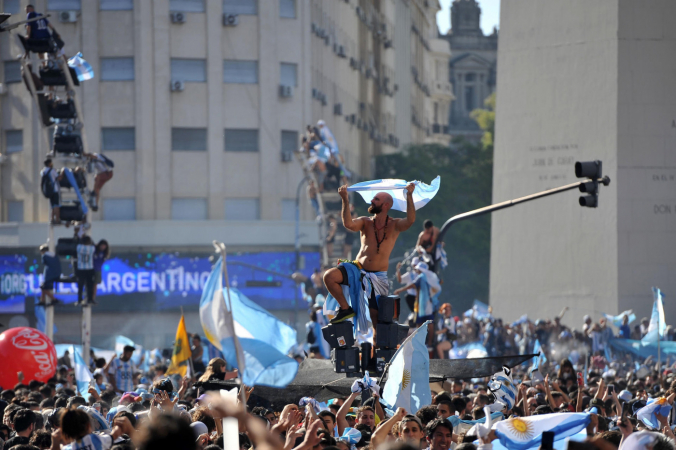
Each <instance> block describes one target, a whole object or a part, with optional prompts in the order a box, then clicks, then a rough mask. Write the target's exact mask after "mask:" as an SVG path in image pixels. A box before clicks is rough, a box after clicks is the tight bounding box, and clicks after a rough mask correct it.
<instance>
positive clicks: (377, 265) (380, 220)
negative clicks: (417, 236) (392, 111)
mask: <svg viewBox="0 0 676 450" xmlns="http://www.w3.org/2000/svg"><path fill="white" fill-rule="evenodd" d="M414 189H415V184H414V183H409V184H408V186H406V191H407V192H408V194H407V196H406V218H405V219H392V218H390V217H389V216H388V215H387V213H388V211H389V210H390V208H391V207H392V204H393V200H392V196H390V195H389V194H387V193H385V192H379V193H378V194H376V196H375V197H373V200H371V206H369V209H368V211H369V212H370V213H371V214H375V215H374V216H373V217H358V218H356V219H353V218H352V215H351V214H350V201H349V199H348V196H347V186H341V187H340V188H339V189H338V193H339V194H340V197H341V198H342V200H343V208H342V217H343V226H344V227H345V228H346V229H347V230H348V231H352V232H357V231H360V232H361V235H360V239H361V247H360V249H359V253H358V254H357V258H356V261H357V262H358V263H359V265H360V266H361V267H360V268H361V269H362V270H364V271H365V272H370V273H379V272H380V273H382V272H384V282H382V283H381V284H378V283H376V282H374V283H373V286H374V290H375V294H376V295H387V294H388V293H389V292H388V290H389V286H388V283H387V266H388V264H389V259H390V253H392V248H394V243H395V242H396V241H397V237H399V233H401V232H402V231H406V230H408V229H409V228H411V226H412V225H413V223H414V222H415V206H414V204H413V190H414ZM380 273H379V274H377V276H378V277H379V278H381V279H382V278H383V276H382V275H381V274H380ZM374 275H375V274H374ZM347 281H348V280H347V272H346V270H345V269H344V268H343V267H341V266H339V267H334V268H331V269H329V270H327V271H326V273H325V274H324V284H325V285H326V289H328V291H329V292H330V293H331V295H333V297H334V298H335V299H336V301H337V302H338V305H339V306H340V310H339V311H338V314H337V315H336V317H334V318H333V320H331V323H339V322H343V321H345V320H347V319H349V318H351V317H354V316H355V312H354V310H353V309H352V308H351V307H350V305H348V304H347V300H346V299H345V296H344V295H343V290H342V288H341V284H347ZM368 297H369V310H370V313H371V323H373V324H376V323H378V309H377V308H378V306H377V304H375V303H374V302H373V301H371V298H372V297H373V296H371V295H368ZM374 332H375V327H374Z"/></svg>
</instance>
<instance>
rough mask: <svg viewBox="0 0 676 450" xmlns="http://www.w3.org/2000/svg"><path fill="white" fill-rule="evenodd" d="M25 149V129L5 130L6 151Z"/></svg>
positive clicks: (16, 151)
mask: <svg viewBox="0 0 676 450" xmlns="http://www.w3.org/2000/svg"><path fill="white" fill-rule="evenodd" d="M22 150H23V130H7V131H5V152H7V153H18V152H20V151H22Z"/></svg>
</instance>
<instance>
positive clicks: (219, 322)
mask: <svg viewBox="0 0 676 450" xmlns="http://www.w3.org/2000/svg"><path fill="white" fill-rule="evenodd" d="M224 295H227V292H224V289H223V258H219V260H218V262H217V263H216V265H215V266H214V268H213V270H212V271H211V274H210V275H209V278H208V279H207V282H206V284H205V285H204V290H203V291H202V299H201V300H200V320H201V322H202V328H203V330H204V334H205V336H206V337H207V339H208V340H209V341H210V342H211V343H212V344H213V345H214V346H215V347H217V348H218V349H219V350H221V351H222V352H223V355H224V356H225V359H226V361H228V362H229V363H230V364H232V365H234V366H235V367H237V369H238V370H239V372H240V374H241V376H242V382H243V383H244V384H246V385H247V386H257V385H262V386H271V387H277V388H284V387H286V386H287V385H288V384H289V383H290V382H291V381H292V380H293V379H294V378H295V377H296V373H297V372H298V363H297V362H296V360H294V359H293V358H290V357H289V356H287V353H288V352H289V350H290V349H291V348H292V347H294V346H295V345H296V330H294V329H293V328H291V327H290V326H288V325H286V324H284V323H282V322H281V321H279V320H278V319H277V318H276V317H275V316H273V315H272V314H270V313H269V312H267V311H266V310H264V309H263V308H261V307H260V306H258V305H257V304H255V303H254V302H252V301H251V300H249V299H248V298H246V297H245V296H244V294H242V293H241V292H240V291H238V290H237V289H230V302H231V311H228V308H227V306H226V303H225V297H224ZM230 323H234V329H233V327H232V326H231V325H230ZM235 333H236V334H237V338H238V339H237V340H238V342H239V348H236V346H235V340H234V336H235ZM238 351H239V352H241V353H240V354H239V358H238V357H237V353H238ZM238 361H242V366H243V367H238V364H239V363H238Z"/></svg>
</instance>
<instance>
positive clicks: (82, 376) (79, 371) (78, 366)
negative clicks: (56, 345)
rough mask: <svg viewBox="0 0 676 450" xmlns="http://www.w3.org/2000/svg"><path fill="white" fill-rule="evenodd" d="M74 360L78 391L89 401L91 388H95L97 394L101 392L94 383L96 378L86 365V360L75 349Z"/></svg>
mask: <svg viewBox="0 0 676 450" xmlns="http://www.w3.org/2000/svg"><path fill="white" fill-rule="evenodd" d="M73 360H74V362H75V364H74V366H75V380H76V384H77V391H78V392H79V394H80V395H81V396H82V397H84V399H85V400H86V401H89V392H88V391H89V387H90V386H93V387H94V388H95V389H96V392H99V393H100V392H101V391H100V390H99V387H98V386H97V385H96V383H93V382H92V381H93V380H94V377H93V376H92V373H91V372H90V371H89V367H87V364H85V362H84V359H82V355H80V352H79V351H78V350H77V349H76V348H73Z"/></svg>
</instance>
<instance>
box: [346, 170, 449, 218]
mask: <svg viewBox="0 0 676 450" xmlns="http://www.w3.org/2000/svg"><path fill="white" fill-rule="evenodd" d="M409 183H414V184H415V190H414V191H413V204H414V205H415V209H416V210H418V209H420V208H422V207H423V206H425V205H426V204H428V203H429V202H430V200H432V199H433V198H434V196H435V195H437V192H439V184H440V183H441V178H440V177H439V176H437V177H436V178H435V179H434V180H432V183H430V184H425V183H423V182H422V181H406V180H398V179H393V178H386V179H382V180H372V181H362V182H361V183H357V184H353V185H352V186H350V187H349V188H347V190H348V191H349V192H357V193H359V195H361V196H362V198H363V199H364V201H365V202H366V203H371V200H373V197H375V196H376V194H378V193H379V192H385V193H387V194H390V195H391V196H392V200H393V201H394V204H393V205H392V209H396V210H397V211H403V212H406V191H405V188H406V186H407V185H408V184H409Z"/></svg>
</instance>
